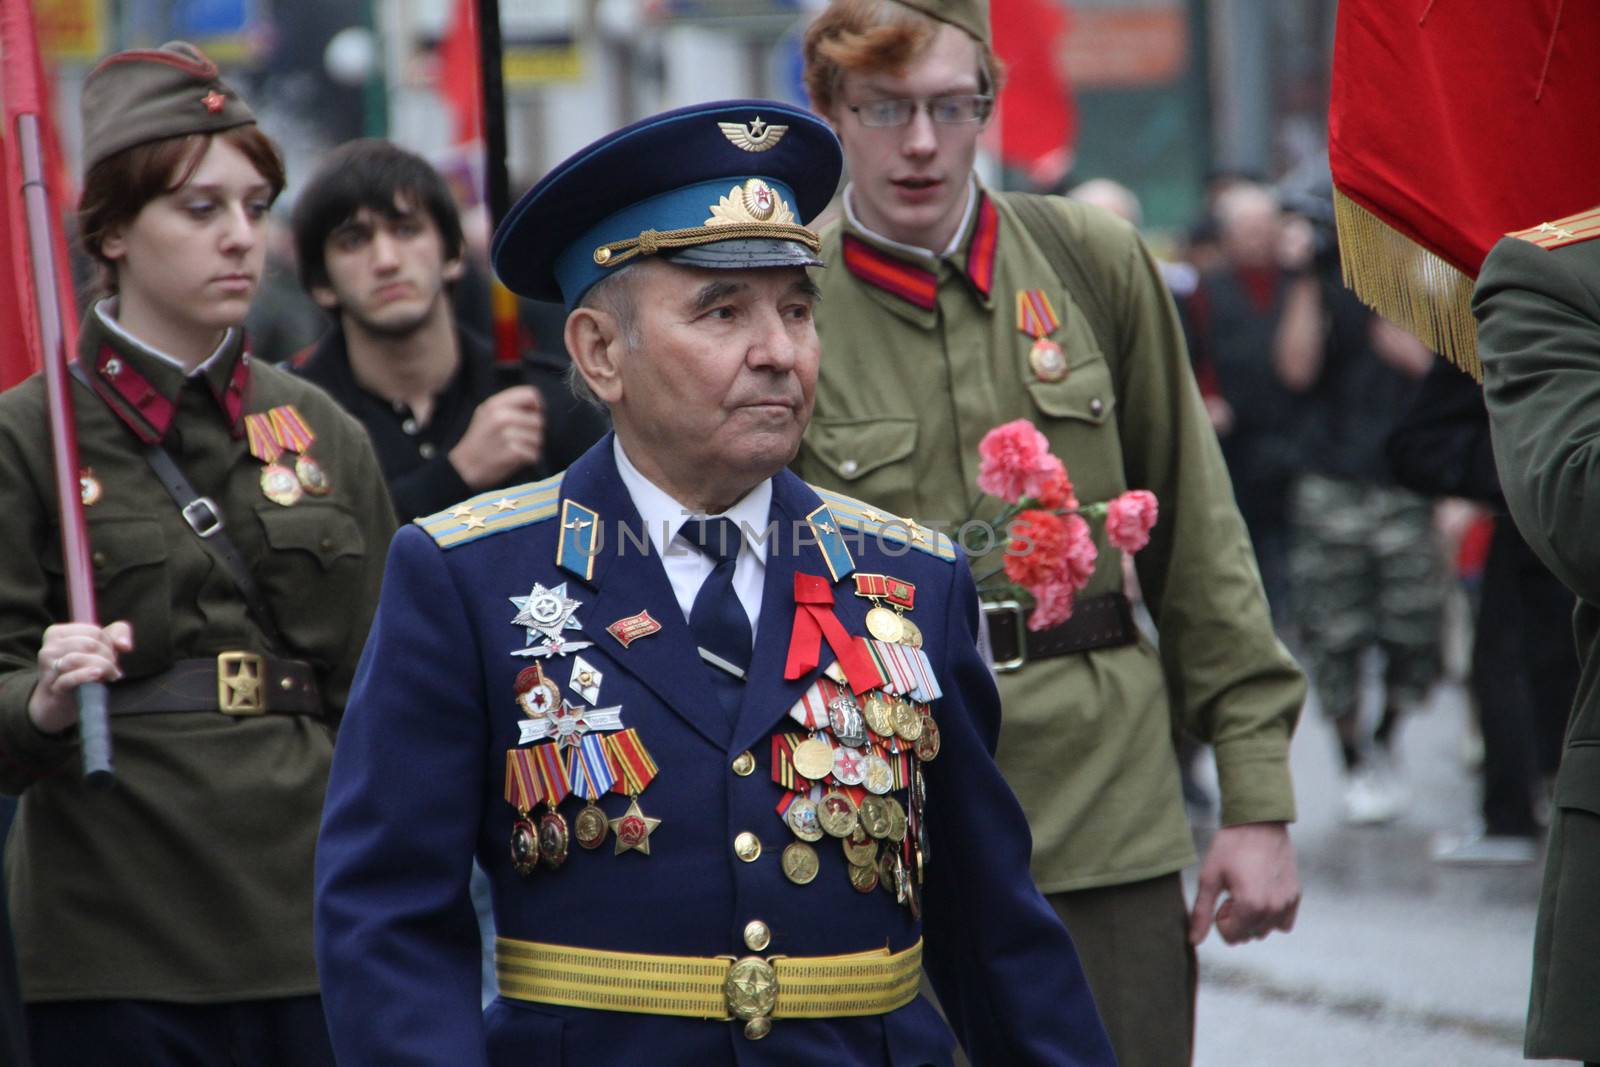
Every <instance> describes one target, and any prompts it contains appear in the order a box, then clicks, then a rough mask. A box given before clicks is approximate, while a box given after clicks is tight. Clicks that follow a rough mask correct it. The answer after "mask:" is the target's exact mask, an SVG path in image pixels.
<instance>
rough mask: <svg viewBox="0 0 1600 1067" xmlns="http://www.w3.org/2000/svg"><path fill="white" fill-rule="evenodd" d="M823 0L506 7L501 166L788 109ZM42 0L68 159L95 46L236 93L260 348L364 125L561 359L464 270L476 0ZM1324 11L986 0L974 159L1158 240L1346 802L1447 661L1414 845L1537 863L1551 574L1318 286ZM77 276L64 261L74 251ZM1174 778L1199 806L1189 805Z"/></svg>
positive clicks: (546, 353)
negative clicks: (260, 144) (982, 93)
mask: <svg viewBox="0 0 1600 1067" xmlns="http://www.w3.org/2000/svg"><path fill="white" fill-rule="evenodd" d="M817 6H819V5H818V3H817V2H816V0H541V2H540V3H538V4H506V5H504V6H503V10H502V12H501V22H500V28H501V31H502V39H503V46H504V56H503V66H502V69H503V72H504V75H505V79H504V81H505V95H504V113H503V118H504V126H505V138H506V146H507V147H506V157H507V169H508V171H509V173H510V175H511V192H512V193H513V194H515V193H516V192H517V191H518V190H520V189H521V188H524V187H526V186H527V185H528V184H531V183H532V181H534V180H536V179H537V178H538V177H539V176H540V174H542V173H543V171H544V169H545V168H546V167H548V165H549V164H551V163H552V162H554V161H555V160H559V159H561V158H563V157H564V156H565V155H566V154H567V153H568V152H570V151H571V150H572V149H573V148H575V147H577V146H578V145H581V144H582V143H584V142H586V141H588V140H590V139H591V138H593V137H594V136H596V135H598V134H599V133H600V132H602V131H604V130H607V129H611V128H613V127H615V126H616V125H619V124H621V123H623V122H627V121H630V120H632V119H634V118H637V117H639V116H641V115H644V114H648V113H650V112H653V111H656V110H658V109H660V108H663V107H670V106H674V105H679V104H683V103H688V102H692V101H699V100H706V99H713V98H718V97H741V96H766V97H776V98H782V99H790V100H796V101H800V102H803V101H804V94H803V91H802V89H801V87H800V85H799V61H798V44H797V42H798V38H799V34H800V32H801V30H802V29H803V27H804V25H805V24H806V22H807V21H808V18H809V16H810V14H811V13H812V11H813V10H814V9H815V8H816V7H817ZM37 7H38V11H39V18H40V22H41V26H42V28H43V30H44V33H45V41H44V43H45V50H46V52H47V58H48V59H49V60H50V61H51V62H52V65H53V68H54V70H55V73H56V77H57V99H56V101H55V104H56V114H57V118H58V122H59V124H60V126H61V128H62V138H63V145H64V147H65V149H66V154H67V158H68V160H69V165H68V166H67V168H66V169H67V170H68V171H69V172H71V173H75V172H76V171H77V167H76V163H75V157H74V153H75V151H76V144H77V141H78V132H79V131H77V130H75V129H74V125H75V122H76V118H75V115H76V112H77V92H78V87H79V85H80V84H81V80H82V77H83V75H84V74H85V73H86V72H87V70H88V67H89V65H90V63H91V62H92V61H93V59H94V57H96V56H98V55H101V54H103V53H104V52H106V51H109V50H111V49H113V48H124V47H137V46H141V45H151V44H156V43H159V42H160V41H162V40H165V39H167V38H170V37H180V36H181V37H185V38H188V39H192V40H195V41H196V42H197V43H199V44H201V45H202V46H203V47H205V48H206V49H207V50H208V52H209V53H210V54H212V55H213V56H215V57H217V58H218V59H219V61H220V62H221V63H222V65H223V67H224V68H225V69H226V70H227V71H228V73H229V76H230V77H232V78H234V79H235V80H236V81H237V82H238V83H240V84H241V86H246V87H248V90H247V91H248V92H249V94H250V96H251V97H252V99H255V100H259V101H261V102H262V103H261V104H260V105H259V106H258V108H257V110H258V113H259V114H260V115H261V118H262V122H263V125H264V126H265V127H266V128H267V129H270V130H272V131H273V134H274V136H275V138H276V139H278V140H279V141H280V142H281V144H282V146H283V148H284V152H285V155H286V156H287V158H288V161H289V173H290V182H289V187H288V190H287V192H286V194H285V196H284V197H283V198H282V199H281V200H280V201H279V204H278V208H277V211H276V213H275V215H274V220H273V227H272V249H271V254H270V257H269V263H270V266H269V270H268V274H267V277H266V279H265V282H264V284H263V286H262V288H261V291H260V293H259V296H258V298H257V300H256V303H255V305H254V309H253V311H252V314H251V321H250V326H251V329H252V331H253V342H252V344H253V349H254V351H255V353H256V354H257V355H258V356H259V357H262V358H266V359H268V360H272V361H282V360H288V359H293V358H294V357H295V356H296V354H298V353H302V352H305V351H307V350H308V349H309V348H310V347H312V346H314V345H315V343H316V342H317V341H318V339H319V338H320V337H322V336H323V334H324V333H325V332H326V331H327V329H328V328H329V323H330V319H329V316H328V315H327V313H325V312H324V311H323V310H322V309H321V308H319V307H318V306H317V305H316V304H315V303H313V302H312V301H311V300H310V299H309V298H308V297H307V296H306V295H305V293H304V292H303V291H302V288H301V284H300V281H299V278H298V276H297V269H296V264H295V262H294V247H293V244H294V242H293V240H292V237H291V234H290V231H289V228H288V222H287V220H288V217H289V214H290V213H291V212H292V211H293V208H294V204H295V199H296V192H297V188H296V178H297V177H301V178H303V177H304V176H306V175H308V174H309V173H310V172H311V171H312V170H313V169H314V168H315V165H316V162H317V161H318V160H319V159H320V158H321V157H322V156H323V155H325V154H326V152H327V151H328V150H330V149H331V148H332V147H334V146H335V145H337V144H339V143H342V142H345V141H348V140H351V139H353V138H356V137H359V136H386V137H389V138H391V139H393V140H394V141H396V142H397V143H400V144H402V145H405V146H406V147H408V148H411V149H413V150H415V151H417V152H419V153H421V154H423V155H424V156H426V157H427V158H428V159H429V160H430V161H432V162H433V163H434V164H435V165H436V166H437V167H438V169H439V170H440V172H441V173H442V174H443V175H444V176H445V178H446V180H447V181H448V183H449V185H450V187H451V189H452V191H453V192H454V193H455V194H456V195H457V198H458V201H459V206H460V208H461V212H462V221H463V236H464V250H465V261H466V270H465V274H464V276H463V277H462V278H461V279H460V280H459V281H458V282H457V283H456V284H455V285H454V287H453V293H452V298H453V301H454V303H455V306H456V312H457V316H458V319H459V321H461V322H463V323H468V324H480V327H479V328H481V329H482V330H483V332H484V333H485V334H490V333H493V334H494V335H495V336H496V338H497V340H496V347H497V350H498V351H499V352H500V354H501V356H502V358H504V357H505V356H506V354H507V353H508V352H511V353H513V354H512V358H513V359H517V358H522V359H528V360H538V361H541V362H543V363H544V364H545V365H546V366H547V367H548V366H559V364H560V363H561V362H562V360H563V359H564V355H563V353H562V352H561V341H560V329H561V322H562V315H561V312H560V309H559V308H557V307H554V306H546V305H539V304H535V303H531V302H523V303H521V304H520V306H519V307H518V308H517V310H516V313H515V315H514V316H512V315H510V314H508V312H507V307H508V302H509V300H510V299H511V298H510V297H509V295H508V294H505V293H504V292H503V291H501V292H499V293H498V294H497V293H496V292H495V288H494V286H493V283H492V281H491V276H490V272H489V270H488V255H487V245H488V238H489V234H490V232H491V230H492V221H493V220H492V214H493V210H492V207H491V206H490V205H489V204H487V203H486V200H485V197H484V196H483V195H482V193H481V189H482V188H483V184H484V181H483V179H484V176H485V173H486V164H485V161H484V151H483V143H484V142H483V135H484V130H485V116H484V114H483V110H482V107H481V106H480V101H479V98H478V95H477V88H478V85H479V79H478V78H477V76H476V69H475V67H474V66H473V64H475V63H476V62H477V55H478V52H477V48H478V44H479V34H478V32H477V28H476V27H475V26H474V25H473V22H472V20H473V18H474V17H475V13H476V11H477V10H478V5H477V4H474V3H471V2H468V0H327V2H324V3H318V4H314V5H313V4H288V3H282V2H279V3H271V2H269V0H254V2H246V0H209V2H206V3H183V4H180V3H175V2H173V0H125V2H123V3H118V4H108V3H104V2H103V0H78V2H67V0H41V2H40V3H39V4H38V5H37ZM1334 7H1335V4H1334V2H1333V0H1314V2H1306V3H1301V4H1294V5H1284V4H1272V3H1270V2H1269V0H1076V2H1070V3H1069V2H1058V0H994V2H993V21H994V31H995V42H996V49H997V51H998V53H999V54H1000V57H1001V58H1002V59H1003V60H1004V61H1005V62H1006V64H1007V65H1008V68H1009V70H1008V82H1007V87H1006V89H1005V91H1004V92H1003V94H1002V95H1001V98H1000V102H999V121H997V122H996V123H994V124H993V125H992V128H991V130H990V131H989V133H990V135H989V136H988V139H987V141H986V142H985V148H984V153H983V158H982V159H981V161H980V172H981V173H983V174H984V175H985V178H986V180H987V181H989V182H991V183H992V184H994V185H996V186H998V187H1002V188H1023V189H1032V190H1034V191H1043V192H1065V193H1068V194H1070V195H1072V196H1075V197H1077V198H1080V199H1083V200H1088V201H1091V202H1094V203H1096V204H1098V205H1100V206H1102V207H1105V208H1106V209H1108V210H1110V211H1113V212H1114V213H1116V214H1118V215H1121V216H1122V217H1124V218H1126V219H1128V220H1129V221H1130V222H1132V223H1133V224H1134V225H1135V226H1138V227H1139V228H1140V229H1141V230H1142V231H1143V232H1144V233H1145V235H1146V237H1147V239H1148V240H1149V242H1150V244H1151V246H1152V247H1153V248H1154V249H1155V250H1156V251H1157V253H1158V255H1160V256H1161V257H1162V259H1163V269H1164V272H1165V275H1166V278H1167V280H1168V283H1169V286H1170V288H1171V291H1172V294H1173V297H1174V299H1175V302H1176V305H1177V307H1178V310H1179V314H1180V317H1181V318H1182V321H1183V326H1184V330H1185V333H1186V335H1187V337H1188V340H1189V345H1190V351H1191V355H1192V358H1193V360H1194V365H1195V371H1196V377H1197V380H1198V382H1199V385H1200V388H1201V391H1202V393H1203V395H1204V398H1205V401H1206V404H1207V407H1208V410H1209V412H1210V414H1211V418H1212V422H1213V425H1214V427H1215V429H1216V431H1217V434H1218V437H1219V439H1220V441H1221V443H1222V447H1223V451H1224V453H1225V456H1226V459H1227V462H1228V465H1229V469H1230V473H1231V475H1232V477H1233V482H1234V488H1235V493H1236V495H1237V498H1238V501H1239V504H1240V508H1241V510H1242V512H1243V514H1244V516H1245V519H1246V522H1247V524H1248V526H1249V530H1250V534H1251V538H1252V540H1253V543H1254V546H1255V550H1256V555H1257V561H1258V564H1259V566H1260V570H1261V573H1262V577H1263V579H1264V584H1265V586H1266V589H1267V591H1268V595H1269V598H1270V600H1271V603H1272V609H1273V614H1274V619H1275V621H1276V622H1277V624H1278V627H1279V629H1280V633H1281V635H1282V636H1283V637H1284V639H1285V640H1286V642H1287V643H1288V644H1289V646H1290V647H1291V649H1292V650H1293V651H1294V652H1295V653H1296V655H1297V657H1298V658H1299V659H1300V660H1301V662H1302V664H1303V665H1304V666H1305V667H1306V668H1307V670H1308V672H1309V673H1310V674H1311V675H1312V678H1313V692H1314V697H1313V700H1314V701H1315V703H1316V704H1317V705H1318V707H1319V708H1320V711H1321V712H1322V714H1324V715H1325V716H1327V717H1328V718H1329V719H1330V720H1332V721H1333V723H1334V724H1335V726H1336V736H1337V739H1338V745H1339V758H1340V760H1341V761H1342V766H1343V767H1344V770H1345V772H1346V774H1345V785H1344V788H1345V793H1344V796H1343V797H1342V803H1343V805H1344V814H1345V817H1346V818H1347V819H1348V820H1349V821H1350V822H1352V823H1356V824H1382V823H1386V822H1389V821H1392V820H1393V819H1395V818H1396V817H1398V816H1399V815H1401V814H1402V813H1403V812H1404V810H1405V808H1406V804H1407V800H1408V795H1407V793H1408V791H1407V786H1406V776H1405V773H1404V768H1403V767H1402V766H1400V765H1399V763H1398V761H1397V759H1396V757H1395V739H1396V738H1397V737H1398V736H1399V735H1400V733H1401V731H1402V730H1403V723H1404V719H1405V716H1406V715H1407V714H1408V713H1411V712H1413V711H1415V710H1416V709H1417V708H1419V707H1421V706H1423V705H1424V704H1425V703H1426V701H1427V698H1428V695H1429V693H1430V691H1431V690H1432V688H1433V687H1434V686H1435V685H1437V684H1440V683H1441V682H1444V683H1450V684H1458V685H1463V686H1465V687H1466V688H1467V689H1468V690H1469V691H1470V693H1471V696H1472V702H1473V705H1474V707H1475V709H1476V711H1477V715H1478V721H1479V723H1480V724H1481V725H1480V729H1478V730H1477V731H1475V732H1472V733H1469V734H1468V735H1467V736H1464V737H1463V738H1462V746H1461V748H1462V754H1463V758H1464V759H1467V760H1469V761H1471V762H1474V763H1476V764H1478V765H1480V766H1481V768H1482V774H1483V779H1484V805H1483V811H1482V812H1481V813H1476V814H1474V813H1467V812H1463V813H1462V822H1463V828H1464V829H1463V833H1462V835H1460V837H1458V838H1456V839H1453V840H1448V841H1440V842H1438V843H1437V848H1436V858H1439V859H1441V860H1444V861H1459V862H1473V863H1531V862H1533V861H1534V859H1535V858H1536V854H1537V848H1536V840H1537V832H1538V829H1539V825H1540V822H1541V820H1542V819H1543V808H1544V796H1545V791H1546V782H1547V779H1548V777H1549V775H1550V774H1551V773H1552V772H1553V770H1554V766H1555V762H1556V759H1557V756H1558V746H1559V740H1560V733H1561V726H1562V723H1563V722H1564V719H1565V715H1566V709H1567V708H1568V707H1569V705H1570V697H1571V688H1572V685H1573V684H1574V682H1575V677H1574V676H1575V670H1576V667H1575V664H1574V663H1571V662H1568V661H1569V660H1570V659H1571V655H1570V653H1566V652H1564V650H1565V649H1567V648H1568V647H1569V646H1570V642H1569V641H1566V640H1565V639H1564V638H1563V637H1562V633H1563V630H1564V628H1565V625H1566V623H1565V620H1566V616H1567V613H1568V612H1569V610H1570V606H1571V604H1570V598H1568V597H1567V596H1566V595H1565V594H1563V593H1562V592H1561V591H1560V589H1559V587H1557V586H1554V585H1553V583H1551V582H1549V581H1548V580H1547V579H1548V576H1542V577H1541V576H1539V574H1538V572H1539V571H1540V568H1539V565H1538V564H1537V562H1536V561H1534V560H1533V558H1532V557H1531V555H1529V554H1528V553H1527V550H1526V548H1525V546H1522V545H1521V544H1520V540H1519V539H1518V538H1517V537H1516V534H1515V531H1514V530H1513V529H1512V527H1511V525H1510V523H1509V520H1507V519H1506V518H1505V517H1504V516H1503V514H1502V509H1501V504H1500V501H1499V497H1498V486H1497V485H1496V484H1495V482H1494V477H1493V468H1492V463H1491V462H1490V460H1489V458H1488V446H1487V423H1486V421H1485V419H1484V416H1483V413H1482V410H1481V401H1480V400H1479V399H1478V398H1477V395H1476V391H1475V390H1473V389H1467V388H1464V386H1466V385H1467V384H1469V383H1468V382H1467V379H1466V378H1465V377H1464V376H1462V375H1460V374H1459V372H1456V371H1455V370H1453V369H1452V368H1450V367H1447V366H1443V365H1442V361H1440V360H1438V359H1437V358H1436V357H1434V356H1433V355H1432V354H1431V353H1430V352H1428V351H1427V350H1426V349H1425V348H1423V347H1422V346H1421V345H1420V343H1419V342H1417V341H1416V340H1414V339H1413V338H1412V337H1411V336H1410V335H1408V334H1405V333H1403V332H1402V331H1400V330H1398V329H1397V328H1394V327H1392V326H1390V325H1389V324H1387V323H1386V322H1384V321H1383V320H1381V319H1379V318H1377V317H1376V316H1374V315H1373V314H1372V313H1371V312H1369V311H1367V310H1366V309H1365V308H1364V307H1362V306H1361V304H1360V303H1359V302H1358V301H1357V300H1356V299H1355V298H1354V297H1353V296H1352V295H1351V294H1350V293H1349V292H1348V290H1346V289H1345V288H1344V286H1343V284H1342V282H1341V279H1340V268H1339V263H1338V256H1337V248H1336V242H1335V240H1334V234H1333V210H1332V202H1331V192H1330V184H1329V179H1328V168H1327V162H1326V119H1325V115H1326V103H1327V91H1328V87H1327V77H1328V75H1327V71H1328V68H1329V57H1330V55H1331V49H1332V37H1333V15H1334ZM491 117H492V116H491ZM77 277H78V278H79V279H80V281H82V282H83V283H84V284H85V285H87V284H88V281H89V275H88V272H87V271H81V272H79V273H78V274H77ZM87 295H88V294H87V292H86V291H85V292H82V293H80V306H82V305H83V299H84V298H85V297H86V296H87ZM496 306H499V308H500V315H499V321H498V324H496V325H492V322H493V320H494V309H495V307H496ZM513 318H514V321H515V325H514V326H508V323H510V322H511V321H512V320H513ZM508 330H509V331H510V332H509V333H508ZM1068 462H1069V463H1070V457H1069V458H1068ZM1530 575H1532V577H1530ZM1530 635H1531V636H1530ZM1541 637H1542V638H1548V640H1547V641H1544V643H1541ZM1519 643H1520V644H1519ZM1514 646H1515V647H1514ZM1522 646H1526V648H1525V649H1523V648H1522ZM1519 649H1521V651H1519ZM1522 651H1526V652H1527V653H1528V654H1527V655H1523V654H1522ZM1491 664H1493V665H1496V666H1493V667H1492V668H1491V666H1489V665H1491ZM1508 664H1509V665H1510V666H1508ZM1190 784H1191V800H1192V801H1193V808H1194V813H1195V814H1196V816H1197V817H1200V818H1204V817H1205V816H1206V813H1207V810H1208V804H1209V798H1208V797H1207V796H1206V793H1205V790H1204V788H1203V786H1201V785H1200V784H1199V783H1190Z"/></svg>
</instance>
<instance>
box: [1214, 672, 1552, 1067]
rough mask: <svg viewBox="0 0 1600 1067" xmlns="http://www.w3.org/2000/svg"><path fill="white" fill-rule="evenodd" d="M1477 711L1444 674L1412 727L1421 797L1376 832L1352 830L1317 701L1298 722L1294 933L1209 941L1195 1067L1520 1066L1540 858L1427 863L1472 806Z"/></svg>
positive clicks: (1407, 755) (1412, 776)
mask: <svg viewBox="0 0 1600 1067" xmlns="http://www.w3.org/2000/svg"><path fill="white" fill-rule="evenodd" d="M1467 716H1468V707H1467V703H1466V700H1465V697H1464V695H1463V693H1462V691H1461V689H1460V688H1459V687H1458V686H1455V685H1452V684H1442V685H1440V686H1439V687H1437V688H1436V689H1435V691H1434V693H1433V694H1432V696H1431V697H1430V699H1429V701H1428V704H1427V706H1426V707H1425V708H1424V709H1423V710H1421V711H1419V712H1418V713H1417V714H1416V715H1415V716H1414V717H1413V718H1412V719H1410V720H1408V721H1407V723H1406V724H1405V725H1404V726H1403V727H1402V731H1401V733H1400V735H1399V740H1398V753H1399V757H1400V760H1401V764H1402V768H1401V769H1402V773H1403V775H1404V776H1405V778H1406V780H1407V781H1408V782H1409V784H1410V787H1411V791H1412V802H1411V805H1410V807H1409V809H1408V810H1407V811H1406V812H1405V814H1403V815H1402V816H1401V818H1400V819H1399V820H1398V821H1397V822H1395V823H1394V824H1392V825H1390V826H1386V827H1379V828H1353V827H1347V826H1345V825H1343V823H1342V821H1341V818H1340V803H1341V800H1340V798H1341V788H1342V786H1341V782H1340V775H1339V771H1338V755H1337V750H1336V747H1335V743H1334V737H1333V731H1332V729H1331V727H1329V726H1328V724H1327V723H1325V722H1324V721H1322V719H1321V718H1320V716H1317V715H1316V714H1315V712H1314V711H1313V712H1310V713H1309V714H1308V716H1307V717H1306V718H1305V719H1303V720H1302V722H1301V725H1300V729H1299V730H1298V731H1297V733H1296V737H1295V740H1294V745H1293V748H1292V752H1291V762H1292V764H1293V767H1294V774H1295V794H1296V798H1297V800H1298V803H1299V810H1300V820H1299V822H1297V823H1296V824H1295V826H1294V827H1293V831H1292V832H1293V834H1294V839H1295V843H1296V846H1297V849H1298V853H1299V860H1300V876H1301V881H1302V883H1303V886H1304V891H1305V895H1304V901H1303V903H1302V904H1301V908H1300V914H1299V920H1298V922H1297V924H1296V927H1295V930H1294V932H1293V933H1292V934H1289V935H1287V936H1283V935H1274V936H1273V937H1272V938H1270V939H1268V940H1267V941H1264V942H1255V943H1253V944H1249V945H1243V946H1238V947H1232V946H1228V945H1225V944H1224V943H1223V942H1222V941H1221V939H1220V938H1218V937H1217V936H1216V935H1215V934H1214V933H1213V934H1212V936H1211V937H1210V938H1209V939H1208V940H1207V941H1206V943H1205V944H1204V945H1202V946H1201V949H1200V966H1201V986H1200V1002H1199V1021H1198V1026H1197V1034H1196V1055H1195V1064H1196V1067H1234V1065H1248V1067H1256V1065H1277V1064H1293V1065H1294V1067H1320V1065H1323V1064H1328V1065H1333V1064H1339V1065H1341V1067H1343V1065H1348V1064H1374V1065H1381V1067H1413V1065H1415V1067H1424V1065H1426V1067H1501V1065H1508V1064H1517V1063H1520V1062H1522V1055H1521V1049H1522V1029H1523V1021H1524V1015H1525V1013H1526V1011H1527V1002H1528V982H1529V971H1530V966H1531V961H1532V945H1533V925H1534V911H1535V907H1536V905H1537V902H1538V896H1539V874H1540V870H1541V867H1540V865H1537V864H1536V865H1529V866H1524V867H1516V868H1457V867H1447V866H1442V865H1440V864H1437V863H1434V862H1432V861H1431V860H1430V859H1429V857H1428V848H1429V844H1430V841H1431V840H1432V839H1433V837H1434V836H1435V835H1436V834H1438V833H1441V832H1450V831H1458V830H1461V829H1462V828H1463V827H1464V826H1465V825H1466V824H1468V823H1469V822H1470V821H1471V820H1472V818H1473V816H1474V815H1475V814H1476V811H1477V804H1478V791H1477V786H1476V783H1475V778H1474V772H1473V771H1472V770H1471V769H1470V768H1469V767H1468V766H1467V764H1466V762H1465V760H1464V758H1463V741H1462V739H1463V737H1464V736H1465V735H1466V731H1465V723H1466V721H1467ZM1189 875H1190V887H1191V888H1190V891H1191V898H1192V893H1193V883H1192V875H1193V872H1192V871H1191V872H1189Z"/></svg>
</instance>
